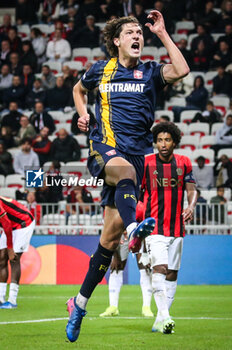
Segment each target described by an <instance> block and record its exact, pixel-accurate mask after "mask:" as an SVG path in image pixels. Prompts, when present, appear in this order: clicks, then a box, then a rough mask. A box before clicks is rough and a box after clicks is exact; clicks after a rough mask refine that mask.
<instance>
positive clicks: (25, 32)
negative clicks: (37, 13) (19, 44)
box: [17, 24, 30, 40]
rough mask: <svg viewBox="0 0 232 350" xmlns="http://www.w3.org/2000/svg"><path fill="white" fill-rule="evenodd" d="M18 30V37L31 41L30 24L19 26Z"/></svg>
mask: <svg viewBox="0 0 232 350" xmlns="http://www.w3.org/2000/svg"><path fill="white" fill-rule="evenodd" d="M17 29H18V35H19V36H20V37H21V38H22V39H23V40H26V39H29V38H30V27H29V25H28V24H21V25H18V26H17Z"/></svg>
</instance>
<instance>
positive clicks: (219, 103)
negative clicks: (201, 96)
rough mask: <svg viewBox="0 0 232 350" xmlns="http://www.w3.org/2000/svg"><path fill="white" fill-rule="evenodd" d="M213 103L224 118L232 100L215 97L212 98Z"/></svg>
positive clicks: (224, 97)
mask: <svg viewBox="0 0 232 350" xmlns="http://www.w3.org/2000/svg"><path fill="white" fill-rule="evenodd" d="M211 101H213V103H214V106H215V108H216V109H217V110H218V111H219V112H221V114H222V115H223V116H225V115H226V111H227V109H228V108H229V105H230V99H229V97H226V96H213V97H211Z"/></svg>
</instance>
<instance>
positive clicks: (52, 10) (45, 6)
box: [38, 0, 60, 24]
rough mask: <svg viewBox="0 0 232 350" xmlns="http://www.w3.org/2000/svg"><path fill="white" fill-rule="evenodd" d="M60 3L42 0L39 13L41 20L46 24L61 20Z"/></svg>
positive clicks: (53, 0)
mask: <svg viewBox="0 0 232 350" xmlns="http://www.w3.org/2000/svg"><path fill="white" fill-rule="evenodd" d="M59 14H60V3H59V2H57V1H56V0H42V1H40V7H39V11H38V17H39V20H40V21H41V22H42V23H45V24H51V23H53V22H54V21H55V20H57V19H58V18H59Z"/></svg>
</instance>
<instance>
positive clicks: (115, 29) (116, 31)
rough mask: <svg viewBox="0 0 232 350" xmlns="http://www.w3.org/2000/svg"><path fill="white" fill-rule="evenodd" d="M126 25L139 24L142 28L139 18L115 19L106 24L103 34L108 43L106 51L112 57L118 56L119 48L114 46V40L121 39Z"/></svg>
mask: <svg viewBox="0 0 232 350" xmlns="http://www.w3.org/2000/svg"><path fill="white" fill-rule="evenodd" d="M126 23H137V24H138V25H140V26H141V24H140V23H139V21H138V20H137V18H135V17H133V16H128V17H120V18H114V19H111V20H110V21H108V22H107V23H106V26H105V28H104V30H103V34H104V40H105V43H106V49H107V51H108V52H109V54H110V56H111V57H117V56H118V48H117V46H115V44H114V38H119V35H120V33H121V31H122V26H123V24H126ZM141 28H142V26H141Z"/></svg>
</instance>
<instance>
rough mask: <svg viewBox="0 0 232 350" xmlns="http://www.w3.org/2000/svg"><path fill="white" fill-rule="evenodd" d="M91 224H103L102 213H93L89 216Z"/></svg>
mask: <svg viewBox="0 0 232 350" xmlns="http://www.w3.org/2000/svg"><path fill="white" fill-rule="evenodd" d="M91 223H92V225H103V215H102V214H94V215H92V216H91Z"/></svg>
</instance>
